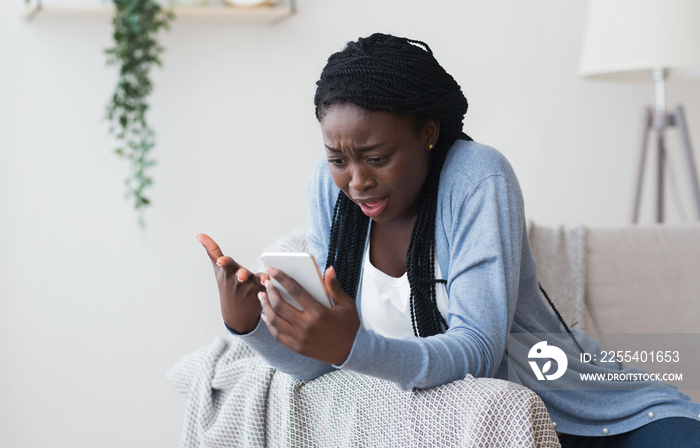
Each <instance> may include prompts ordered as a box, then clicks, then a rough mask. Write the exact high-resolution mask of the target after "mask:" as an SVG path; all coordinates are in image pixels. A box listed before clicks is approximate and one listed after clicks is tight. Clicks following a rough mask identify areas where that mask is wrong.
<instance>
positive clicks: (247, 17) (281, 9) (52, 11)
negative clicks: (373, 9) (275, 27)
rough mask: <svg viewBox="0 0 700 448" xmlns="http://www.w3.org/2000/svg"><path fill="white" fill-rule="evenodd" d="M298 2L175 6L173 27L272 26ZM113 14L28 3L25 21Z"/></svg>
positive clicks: (108, 9) (101, 8)
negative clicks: (218, 24) (203, 25)
mask: <svg viewBox="0 0 700 448" xmlns="http://www.w3.org/2000/svg"><path fill="white" fill-rule="evenodd" d="M295 3H296V2H295V0H288V1H286V2H284V1H279V2H278V3H277V4H275V5H272V6H257V7H235V6H226V5H223V4H216V5H210V6H175V7H172V8H167V9H171V10H172V11H173V12H174V13H175V16H176V18H175V20H174V21H173V26H177V24H178V23H224V24H272V23H277V22H280V21H282V20H284V19H286V18H287V17H290V16H291V15H293V14H294V13H295V12H296V5H295ZM113 14H114V6H112V5H95V6H79V5H55V4H51V5H45V4H41V2H37V0H29V1H28V2H27V4H26V6H25V9H24V11H23V12H22V17H23V18H24V19H25V20H31V21H37V22H40V21H55V20H97V21H109V20H111V19H112V16H113Z"/></svg>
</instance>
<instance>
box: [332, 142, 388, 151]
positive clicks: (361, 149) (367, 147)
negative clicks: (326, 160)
mask: <svg viewBox="0 0 700 448" xmlns="http://www.w3.org/2000/svg"><path fill="white" fill-rule="evenodd" d="M384 145H386V143H377V144H376V145H370V146H363V147H360V148H355V151H358V152H366V151H371V150H373V149H377V148H379V147H380V146H384ZM323 146H325V147H326V149H327V150H329V151H330V152H342V151H341V150H339V149H337V148H331V147H330V146H328V145H323Z"/></svg>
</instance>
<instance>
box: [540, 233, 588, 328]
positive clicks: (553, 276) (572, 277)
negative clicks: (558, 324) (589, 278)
mask: <svg viewBox="0 0 700 448" xmlns="http://www.w3.org/2000/svg"><path fill="white" fill-rule="evenodd" d="M528 238H529V240H530V247H531V248H532V254H533V256H534V257H535V263H537V278H538V279H539V281H540V284H541V285H542V287H543V288H544V289H545V291H547V295H548V296H549V298H550V299H551V300H552V302H554V305H555V306H556V307H557V309H558V310H559V312H561V314H562V316H563V318H564V321H565V322H566V323H567V325H568V326H569V327H572V328H578V329H581V330H582V329H589V328H586V326H587V325H588V322H584V319H585V317H586V313H585V306H586V303H585V300H586V228H585V227H584V226H573V227H565V226H558V227H546V226H540V225H537V224H535V223H534V222H530V223H528Z"/></svg>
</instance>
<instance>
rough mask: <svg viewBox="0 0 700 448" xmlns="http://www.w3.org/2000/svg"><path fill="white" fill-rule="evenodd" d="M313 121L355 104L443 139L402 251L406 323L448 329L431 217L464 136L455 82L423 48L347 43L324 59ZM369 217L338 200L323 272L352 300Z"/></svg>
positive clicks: (463, 107)
mask: <svg viewBox="0 0 700 448" xmlns="http://www.w3.org/2000/svg"><path fill="white" fill-rule="evenodd" d="M317 86H318V88H317V90H316V95H315V98H314V103H315V105H316V117H317V118H318V119H319V120H320V119H322V118H323V114H324V113H325V111H326V110H327V109H328V108H329V107H330V106H331V105H334V104H343V103H352V104H355V105H358V106H360V107H363V108H365V109H369V110H384V111H390V112H396V113H401V114H407V115H413V116H415V117H417V118H418V120H417V122H418V123H417V124H424V123H425V122H426V120H427V119H434V120H436V121H437V122H439V124H440V133H439V136H438V140H437V142H436V145H435V148H434V150H433V151H432V152H431V154H432V156H431V157H432V161H431V166H430V169H429V172H428V176H427V178H426V181H425V184H424V186H423V189H422V190H421V193H420V194H421V206H420V209H419V212H418V217H417V218H416V223H415V224H414V227H413V231H412V233H411V240H410V243H409V247H408V251H407V253H406V271H407V275H408V280H409V284H410V288H411V321H412V323H413V330H414V334H415V335H416V336H430V335H433V334H437V333H441V332H443V331H445V330H446V329H447V322H446V321H445V319H444V318H443V317H442V315H441V314H440V312H439V310H438V308H437V300H436V297H437V294H436V290H435V284H436V282H445V281H444V280H441V279H435V217H436V213H437V198H438V185H439V182H440V172H441V170H442V166H443V164H444V162H445V158H446V156H447V152H448V150H449V148H450V147H451V146H452V144H453V143H454V142H455V140H457V139H458V138H462V139H466V140H471V138H469V137H468V136H467V135H466V134H464V133H463V132H462V120H463V118H464V114H465V113H466V111H467V107H468V103H467V100H466V98H465V97H464V94H463V93H462V90H461V88H460V87H459V85H458V84H457V82H456V81H455V80H454V78H452V76H450V75H449V74H448V73H447V72H446V71H445V70H444V69H443V68H442V67H441V66H440V64H439V63H438V62H437V61H436V60H435V58H434V57H433V53H432V51H431V50H430V48H429V47H428V45H426V44H425V43H423V42H420V41H415V40H410V39H405V38H400V37H395V36H389V35H386V34H373V35H372V36H369V37H367V38H364V39H363V38H361V39H359V40H358V41H357V42H350V43H348V44H347V46H346V48H345V49H344V50H343V51H341V52H339V53H335V54H333V55H332V56H331V57H330V58H328V63H327V65H326V67H325V68H324V69H323V72H322V74H321V79H320V80H319V81H318V83H317ZM368 225H369V218H367V217H366V216H365V215H364V214H363V213H362V211H361V209H360V208H359V207H358V206H357V205H356V204H355V203H353V202H352V201H351V200H350V199H349V198H348V197H347V196H346V195H345V194H344V193H342V192H341V193H340V194H339V195H338V198H337V200H336V204H335V209H334V213H333V220H332V225H331V235H330V242H329V247H328V259H327V263H326V267H329V266H334V267H335V269H336V274H337V277H338V281H339V283H340V285H341V286H342V288H343V289H344V290H345V292H346V293H347V294H348V295H349V296H350V297H353V298H355V296H356V295H357V286H358V283H359V276H360V269H361V266H362V256H363V254H364V244H365V238H366V236H367V229H368Z"/></svg>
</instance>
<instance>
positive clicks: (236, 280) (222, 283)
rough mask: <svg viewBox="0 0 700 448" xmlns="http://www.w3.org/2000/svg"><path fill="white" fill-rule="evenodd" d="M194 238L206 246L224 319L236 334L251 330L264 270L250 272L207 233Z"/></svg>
mask: <svg viewBox="0 0 700 448" xmlns="http://www.w3.org/2000/svg"><path fill="white" fill-rule="evenodd" d="M197 240H198V241H199V242H200V243H201V244H202V246H204V249H206V251H207V254H208V255H209V259H210V260H211V263H212V265H213V266H214V275H215V277H216V283H217V284H218V286H219V300H220V302H221V315H222V317H223V318H224V322H225V323H226V325H227V326H228V327H229V328H231V329H232V330H233V331H235V332H236V333H239V334H245V333H250V332H251V331H253V330H255V327H257V325H258V321H259V319H260V311H261V310H262V308H261V306H260V300H258V293H259V292H260V291H264V290H265V287H264V286H263V282H264V281H265V280H267V279H269V278H270V277H269V276H268V275H267V274H253V273H252V272H250V271H249V270H247V269H246V268H244V267H243V266H241V265H239V264H238V263H236V262H235V261H234V260H233V258H231V257H225V256H224V254H223V253H222V252H221V249H220V248H219V245H218V244H216V242H215V241H214V240H213V239H211V238H210V237H209V236H207V235H205V234H203V233H200V234H198V235H197Z"/></svg>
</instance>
